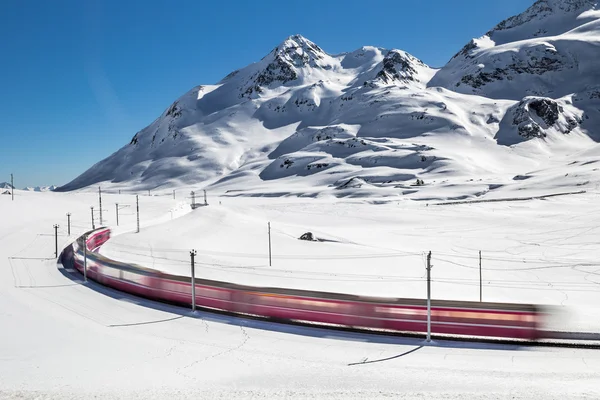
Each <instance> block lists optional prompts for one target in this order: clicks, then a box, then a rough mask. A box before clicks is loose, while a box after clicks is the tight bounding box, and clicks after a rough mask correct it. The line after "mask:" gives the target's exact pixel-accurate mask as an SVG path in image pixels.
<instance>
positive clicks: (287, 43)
mask: <svg viewBox="0 0 600 400" xmlns="http://www.w3.org/2000/svg"><path fill="white" fill-rule="evenodd" d="M269 55H271V56H273V58H274V59H275V60H280V61H283V62H286V63H290V64H292V65H293V66H295V67H304V66H306V65H311V66H312V67H316V66H318V62H317V61H318V60H321V59H323V58H324V57H325V56H326V55H327V53H325V52H324V51H323V49H321V48H320V47H319V46H317V45H316V44H315V43H313V42H311V41H310V40H308V39H307V38H305V37H304V36H302V35H298V34H296V35H292V36H288V37H287V38H286V39H285V40H284V41H283V42H281V43H280V44H279V45H278V46H277V47H275V48H274V49H273V51H271V53H269ZM267 57H268V56H267Z"/></svg>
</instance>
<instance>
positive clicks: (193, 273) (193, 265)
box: [190, 250, 197, 312]
mask: <svg viewBox="0 0 600 400" xmlns="http://www.w3.org/2000/svg"><path fill="white" fill-rule="evenodd" d="M196 254H197V253H196V250H192V251H190V257H191V258H192V311H193V312H196V265H195V263H194V257H195V256H196Z"/></svg>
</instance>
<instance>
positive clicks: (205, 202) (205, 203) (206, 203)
mask: <svg viewBox="0 0 600 400" xmlns="http://www.w3.org/2000/svg"><path fill="white" fill-rule="evenodd" d="M204 205H205V206H207V205H208V202H207V201H206V190H205V191H204Z"/></svg>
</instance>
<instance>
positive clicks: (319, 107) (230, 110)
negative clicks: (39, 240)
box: [61, 0, 600, 199]
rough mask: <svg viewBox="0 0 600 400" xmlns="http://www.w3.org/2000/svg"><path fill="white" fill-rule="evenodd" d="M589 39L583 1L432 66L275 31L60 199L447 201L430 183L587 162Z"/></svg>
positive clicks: (535, 13)
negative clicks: (178, 193)
mask: <svg viewBox="0 0 600 400" xmlns="http://www.w3.org/2000/svg"><path fill="white" fill-rule="evenodd" d="M599 43H600V11H598V10H597V2H596V1H590V0H538V1H536V2H535V4H533V5H532V6H531V7H530V8H529V9H528V10H526V11H525V12H524V13H522V14H520V15H518V16H515V17H513V18H510V19H508V20H506V21H503V22H502V23H500V24H499V25H498V26H496V27H495V28H494V29H492V30H491V31H490V32H488V33H487V34H486V35H484V36H482V37H480V38H478V39H474V40H473V41H472V42H471V43H470V44H468V45H467V46H465V48H464V49H463V50H462V51H461V52H459V53H458V54H457V55H456V56H455V57H454V58H453V59H452V60H450V62H449V63H448V64H447V65H446V66H444V67H443V68H441V69H439V70H437V69H434V68H431V67H429V66H427V65H425V64H424V63H423V62H421V61H420V60H418V59H417V58H415V57H414V56H412V55H410V54H408V53H406V52H404V51H402V50H395V49H392V50H387V49H382V48H377V47H372V46H365V47H362V48H360V49H358V50H355V51H352V52H349V53H342V54H337V55H331V54H328V53H327V52H325V51H324V50H323V49H321V48H320V47H319V46H317V45H316V44H314V43H312V42H311V41H310V40H308V39H306V38H304V37H302V36H300V35H294V36H290V37H289V38H287V39H286V40H284V41H283V42H282V43H280V44H279V45H278V46H277V47H276V48H274V49H273V50H272V51H271V52H270V53H269V54H267V55H266V56H265V57H264V58H263V59H261V60H260V61H259V62H256V63H254V64H251V65H249V66H247V67H244V68H242V69H240V70H237V71H234V72H232V73H231V74H229V75H227V76H226V77H225V78H224V79H223V80H221V81H220V82H218V84H216V85H202V86H197V87H195V88H193V89H192V90H190V91H189V92H188V93H186V94H185V95H183V96H182V97H180V98H179V99H178V100H176V101H175V102H174V103H173V104H172V105H171V106H170V107H169V108H168V109H167V110H166V111H165V112H164V113H163V114H162V115H161V116H160V117H159V118H157V119H156V120H155V121H154V122H153V123H152V124H150V125H149V126H148V127H146V128H144V129H143V130H141V131H140V132H138V133H137V134H136V135H135V136H134V137H133V139H132V140H131V142H130V143H129V144H128V145H126V146H124V147H123V148H121V149H120V150H118V151H117V152H116V153H114V154H113V155H111V156H110V157H108V158H106V159H104V160H102V161H100V162H99V163H97V164H96V165H94V166H93V167H92V168H90V169H89V170H87V171H86V172H84V173H83V174H82V175H80V176H79V177H77V178H76V179H75V180H73V181H72V182H70V183H69V184H67V185H65V186H64V187H62V188H61V190H75V189H82V188H83V189H85V188H89V187H92V188H93V189H94V190H95V187H96V186H97V185H101V186H103V187H105V188H107V189H108V190H118V189H122V190H125V189H133V190H148V189H150V190H162V189H168V188H184V187H185V188H188V187H192V186H197V187H208V188H210V189H211V190H218V191H227V190H229V191H231V192H232V193H237V194H238V195H265V196H285V195H289V194H292V195H296V196H297V195H301V196H305V195H320V194H324V195H328V196H329V195H334V196H338V197H345V196H364V195H368V196H372V195H374V196H387V197H406V196H408V197H409V198H423V197H435V198H438V199H447V198H446V197H444V193H445V190H444V188H443V186H441V185H442V184H441V182H444V183H445V184H448V185H460V184H461V183H460V182H463V181H465V180H468V179H474V180H477V179H482V178H484V179H485V178H490V179H495V180H498V181H502V182H503V183H502V184H503V185H509V184H511V183H512V178H513V177H514V176H518V175H527V174H528V173H530V172H531V171H532V170H536V171H537V170H544V169H550V170H551V169H553V168H554V165H555V163H562V164H569V163H571V162H577V161H579V159H578V157H579V155H580V154H582V153H585V152H588V151H592V152H594V153H598V141H600V131H598V128H597V126H598V125H599V123H600V111H599V110H600V86H599V85H598V82H599V79H600V75H599V74H600V73H599V72H598V71H600V64H599V61H598V60H600V51H599V47H598V45H599ZM417 179H420V180H423V181H424V182H425V184H426V185H425V187H419V188H416V189H414V190H413V189H412V188H411V187H410V185H411V184H412V183H414V182H416V180H417ZM598 181H599V179H598V176H597V175H595V176H593V177H591V179H590V182H592V183H597V182H598ZM357 182H360V184H356V183H357ZM580 183H581V182H579V181H578V180H570V179H567V180H566V181H565V182H564V184H565V185H566V186H569V187H570V188H571V189H573V188H576V187H577V185H579V184H580ZM431 186H433V187H434V188H435V190H429V189H428V188H429V187H431ZM367 187H368V188H369V191H368V193H366V192H365V190H364V189H365V188H367ZM340 188H343V189H344V190H341V189H340ZM465 189H466V188H465ZM424 192H427V194H426V195H425V194H424ZM476 195H477V193H476V192H475V193H474V192H472V191H469V190H465V191H463V192H461V193H460V196H466V197H474V196H476Z"/></svg>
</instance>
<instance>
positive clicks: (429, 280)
mask: <svg viewBox="0 0 600 400" xmlns="http://www.w3.org/2000/svg"><path fill="white" fill-rule="evenodd" d="M427 341H428V342H431V251H430V252H429V254H427Z"/></svg>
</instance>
